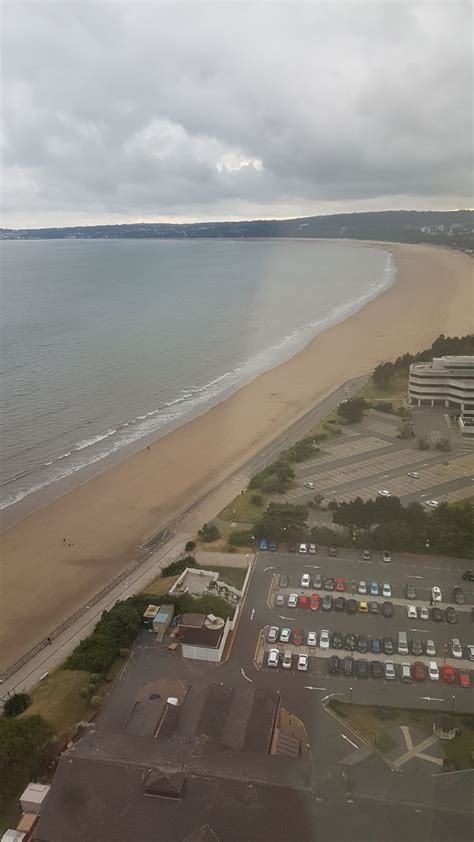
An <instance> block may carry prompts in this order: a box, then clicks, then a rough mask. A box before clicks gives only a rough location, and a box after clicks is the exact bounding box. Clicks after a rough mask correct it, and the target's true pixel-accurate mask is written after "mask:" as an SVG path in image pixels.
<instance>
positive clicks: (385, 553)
mask: <svg viewBox="0 0 474 842" xmlns="http://www.w3.org/2000/svg"><path fill="white" fill-rule="evenodd" d="M391 560H392V556H391V554H390V552H389V551H388V550H382V561H384V562H385V563H386V564H390V562H391Z"/></svg>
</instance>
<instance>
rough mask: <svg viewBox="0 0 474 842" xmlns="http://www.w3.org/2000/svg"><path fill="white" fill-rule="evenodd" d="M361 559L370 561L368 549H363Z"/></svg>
mask: <svg viewBox="0 0 474 842" xmlns="http://www.w3.org/2000/svg"><path fill="white" fill-rule="evenodd" d="M362 561H370V552H369V550H364V552H363V553H362Z"/></svg>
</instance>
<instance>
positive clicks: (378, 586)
mask: <svg viewBox="0 0 474 842" xmlns="http://www.w3.org/2000/svg"><path fill="white" fill-rule="evenodd" d="M300 582H301V587H302V588H310V587H311V576H310V574H309V573H303V575H302V576H301V580H300ZM347 584H348V583H347V582H346V579H345V578H344V577H343V576H336V577H335V576H322V575H321V573H317V574H316V575H315V576H314V577H313V584H312V587H313V588H314V589H315V590H325V591H334V590H336V591H339V592H344V591H345V590H346V585H347ZM288 585H289V578H288V576H287V575H286V574H282V575H281V576H280V587H282V588H283V587H285V588H287V587H288ZM357 593H358V594H360V595H361V596H383V597H385V598H386V599H390V598H391V597H392V585H391V584H390V582H375V581H373V580H372V581H366V580H365V579H361V580H360V582H358V583H357ZM405 595H406V599H410V600H414V599H416V598H417V596H416V588H415V585H413V584H412V583H411V582H408V584H407V585H406V591H405ZM453 599H454V602H455V603H456V604H457V605H465V603H466V598H465V596H464V591H463V589H462V588H460V587H459V586H458V585H457V586H456V587H455V588H454V590H453ZM442 600H443V594H442V592H441V588H439V587H438V586H437V585H434V587H432V588H431V603H432V605H433V606H434V607H436V606H435V603H439V602H442ZM451 610H452V611H454V609H451ZM422 619H423V618H422ZM426 619H428V618H426Z"/></svg>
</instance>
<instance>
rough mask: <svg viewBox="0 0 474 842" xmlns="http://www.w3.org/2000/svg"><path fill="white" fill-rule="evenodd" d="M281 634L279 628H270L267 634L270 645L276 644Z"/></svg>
mask: <svg viewBox="0 0 474 842" xmlns="http://www.w3.org/2000/svg"><path fill="white" fill-rule="evenodd" d="M279 633H280V629H279V628H278V626H270V628H269V629H268V632H267V642H268V643H275V641H276V640H278V635H279Z"/></svg>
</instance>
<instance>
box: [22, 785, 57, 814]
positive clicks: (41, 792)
mask: <svg viewBox="0 0 474 842" xmlns="http://www.w3.org/2000/svg"><path fill="white" fill-rule="evenodd" d="M50 789H51V787H50V785H49V784H35V783H31V784H28V786H27V787H26V789H25V791H24V792H23V793H22V795H21V797H20V807H21V809H22V812H23V813H40V812H41V807H42V805H43V801H44V799H45V798H46V796H47V795H48V792H49V790H50Z"/></svg>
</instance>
